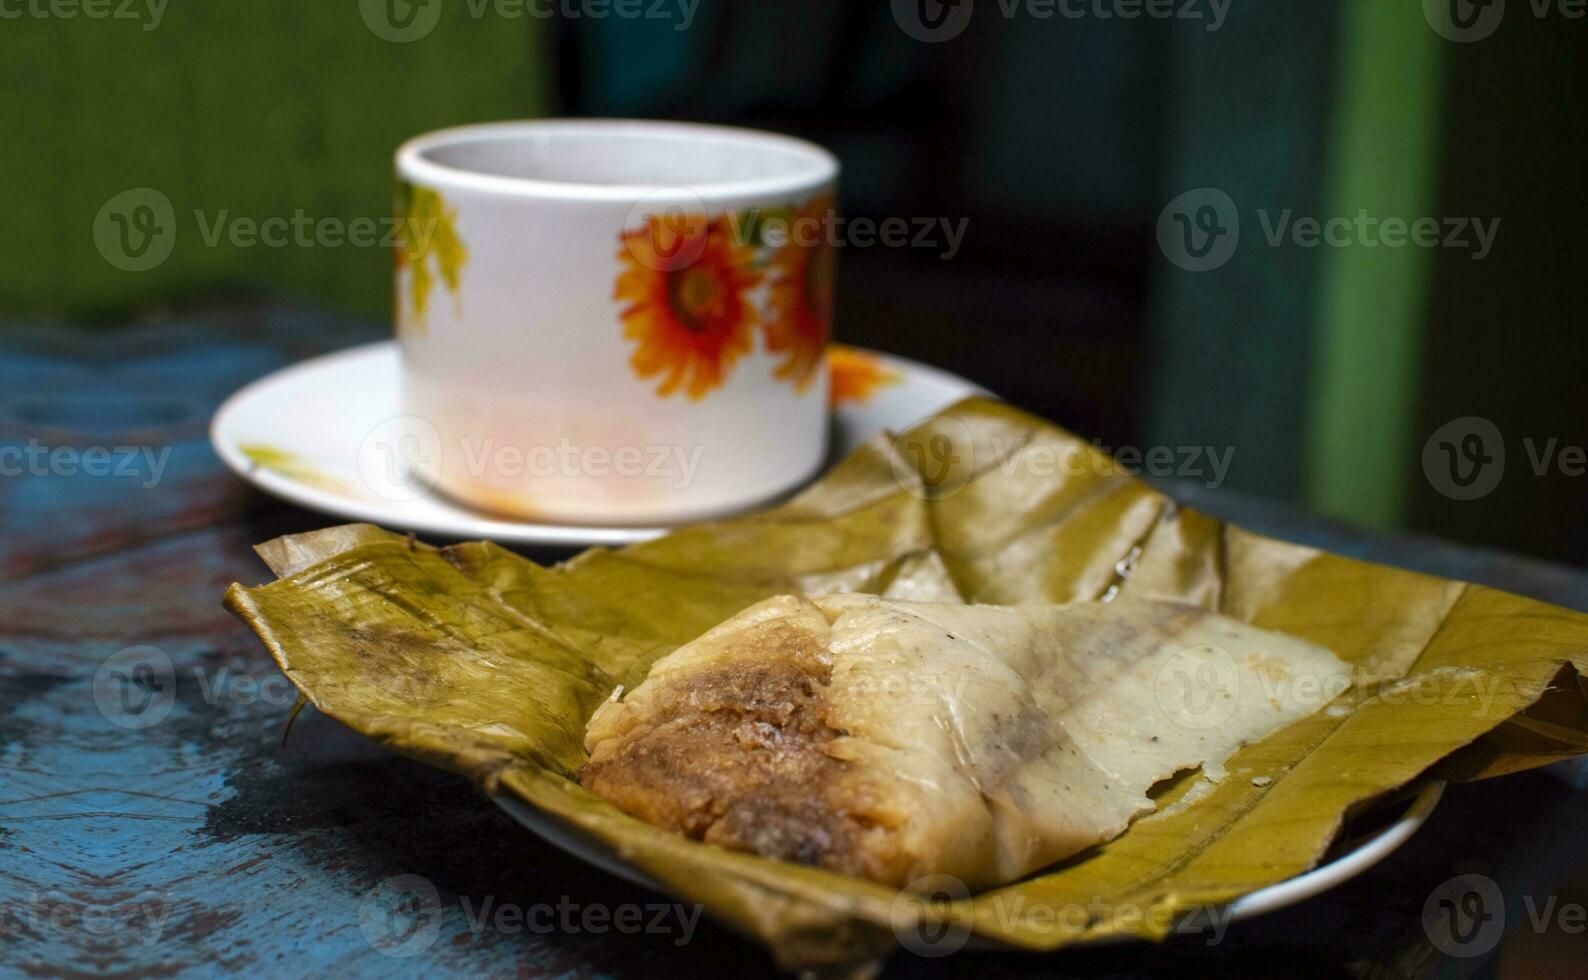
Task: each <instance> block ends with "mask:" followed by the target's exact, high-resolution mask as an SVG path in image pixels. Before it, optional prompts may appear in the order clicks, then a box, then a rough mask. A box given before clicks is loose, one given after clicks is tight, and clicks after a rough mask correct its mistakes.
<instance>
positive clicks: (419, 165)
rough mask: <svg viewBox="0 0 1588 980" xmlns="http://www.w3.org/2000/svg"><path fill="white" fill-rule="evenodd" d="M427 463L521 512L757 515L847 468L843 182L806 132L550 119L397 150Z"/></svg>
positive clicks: (407, 299)
mask: <svg viewBox="0 0 1588 980" xmlns="http://www.w3.org/2000/svg"><path fill="white" fill-rule="evenodd" d="M397 175H398V206H399V210H398V217H399V219H400V221H401V224H400V225H399V229H400V232H401V236H402V247H401V248H400V249H399V250H398V256H397V274H396V311H397V313H396V319H397V333H398V337H399V338H400V341H401V346H402V354H403V365H404V403H405V411H406V412H407V413H408V419H407V422H408V423H409V424H410V426H413V427H417V428H418V429H419V430H420V436H421V438H417V439H416V440H414V441H413V442H412V445H413V446H415V447H418V448H417V450H416V451H411V452H409V453H407V455H408V456H409V457H410V458H409V462H411V463H412V464H413V465H414V466H415V467H416V468H417V469H418V470H419V471H421V472H423V474H424V475H425V477H426V479H427V481H428V482H429V483H432V484H433V485H434V486H435V488H436V489H438V490H439V491H440V492H442V493H444V494H446V495H448V496H450V497H452V498H455V499H457V500H460V501H462V502H464V503H467V504H470V505H473V506H477V507H480V508H482V509H485V510H489V511H493V512H497V513H502V514H506V515H510V516H514V517H519V518H524V519H532V520H548V521H577V522H581V523H603V524H617V523H662V522H676V521H687V520H696V519H701V518H706V517H710V516H714V515H718V514H723V513H727V512H731V511H734V510H739V509H743V508H746V507H749V506H753V505H755V504H757V503H761V502H764V501H766V500H768V499H770V498H773V497H776V496H778V495H780V494H782V493H784V492H786V491H788V490H790V489H792V488H794V487H795V486H797V485H798V484H800V483H801V482H802V481H804V480H806V479H808V478H810V477H811V476H812V475H814V473H815V472H816V471H817V469H818V468H819V466H820V465H821V462H822V460H823V458H824V455H825V452H826V444H827V421H828V412H827V394H828V378H827V370H826V366H825V360H824V350H825V345H826V342H827V338H828V336H829V334H830V328H829V325H830V323H831V296H832V287H831V283H832V258H833V248H832V244H831V242H830V236H829V235H827V234H826V233H825V231H826V229H827V228H828V227H830V222H827V221H826V218H827V217H828V216H829V215H830V214H831V208H832V201H833V195H834V191H835V187H836V182H837V177H838V164H837V161H836V160H835V159H834V158H833V156H832V155H831V154H830V153H828V152H827V151H825V150H823V149H821V148H820V147H818V146H815V145H812V144H810V143H807V142H804V141H801V140H796V139H793V138H790V137H786V136H779V135H774V134H771V133H761V132H754V131H750V130H741V129H731V128H726V127H718V126H703V125H693V124H683V123H667V122H640V121H618V120H545V121H533V122H509V123H493V124H486V125H479V126H467V127H463V128H458V129H449V130H443V131H441V132H437V133H431V134H429V135H425V136H420V137H418V138H416V139H414V140H411V141H409V142H408V143H406V144H404V145H403V146H402V147H401V148H400V149H399V150H398V151H397Z"/></svg>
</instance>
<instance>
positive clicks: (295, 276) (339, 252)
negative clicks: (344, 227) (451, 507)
mask: <svg viewBox="0 0 1588 980" xmlns="http://www.w3.org/2000/svg"><path fill="white" fill-rule="evenodd" d="M116 6H117V5H116V4H112V5H111V9H112V10H114V9H115V8H116ZM142 9H143V10H145V11H147V9H148V8H146V7H145V8H142ZM439 9H440V14H441V17H440V20H439V21H438V22H436V24H435V26H434V27H433V29H431V30H430V32H429V33H428V34H426V35H425V36H423V37H422V38H420V39H417V40H414V41H410V42H407V43H397V42H393V41H389V40H386V39H384V38H382V37H381V36H379V35H377V34H376V33H375V31H373V30H371V29H370V28H369V27H368V26H367V25H366V22H365V20H364V19H363V16H362V15H361V11H360V5H359V3H356V2H344V0H337V2H304V0H250V2H237V0H223V2H214V0H212V2H208V3H192V2H187V3H176V2H174V3H170V4H169V5H168V6H166V7H165V8H164V10H163V16H162V17H161V18H160V19H159V21H158V26H154V29H153V30H146V29H145V28H147V27H150V26H153V25H154V24H155V21H154V20H152V19H151V18H149V17H148V16H147V15H145V16H143V17H142V18H141V19H138V20H128V19H114V18H112V19H87V18H84V17H81V16H79V17H77V18H74V19H72V20H70V21H63V20H59V19H47V20H39V19H26V18H24V19H18V20H7V21H5V22H3V23H0V119H3V120H4V130H3V131H4V135H5V138H4V139H3V140H0V175H3V178H4V183H5V189H4V195H5V199H6V208H5V211H6V228H7V233H6V234H4V235H0V269H3V270H5V271H4V274H3V276H0V312H4V311H7V310H10V311H27V312H28V313H31V314H36V313H38V312H41V311H42V312H44V313H47V314H58V315H62V316H75V317H92V316H94V315H96V314H99V313H105V314H109V313H112V312H114V311H118V310H125V309H127V308H139V307H149V306H152V305H160V304H167V303H170V302H173V301H174V302H177V303H180V302H182V301H183V300H184V299H185V298H189V297H191V298H195V299H196V298H209V297H213V296H215V294H216V293H217V291H221V292H225V291H239V292H259V293H267V294H271V295H280V296H285V297H289V298H294V299H303V300H306V301H312V302H317V303H320V304H322V305H325V306H329V307H332V308H335V309H339V310H344V311H348V312H352V313H356V314H367V315H370V316H375V317H386V316H387V315H389V310H390V305H391V299H390V295H391V262H392V258H391V255H390V254H389V250H388V249H386V248H381V247H354V246H350V245H345V244H344V245H342V246H340V247H314V248H296V247H286V248H271V247H267V246H264V245H257V246H254V247H251V248H239V247H235V246H233V245H231V244H226V243H224V242H223V243H222V244H220V245H217V246H214V247H211V246H209V245H207V244H206V243H205V241H204V236H203V235H202V234H201V225H200V223H199V221H198V220H197V219H196V218H195V216H194V213H193V212H194V210H195V209H200V210H202V211H203V212H204V214H205V219H204V220H205V221H206V222H209V223H213V222H215V221H216V220H218V219H219V218H220V217H221V216H222V212H225V214H226V216H227V217H230V218H238V217H245V218H250V219H253V220H263V219H265V218H270V217H284V218H291V217H292V216H293V215H294V214H295V213H296V212H297V211H298V210H300V209H301V210H302V211H303V212H304V213H305V215H307V216H308V217H310V218H313V219H337V220H340V221H348V220H352V219H355V218H358V217H371V218H375V219H382V218H385V217H386V216H388V215H389V214H390V210H391V203H390V202H391V182H392V177H391V157H392V151H393V150H394V149H395V148H396V147H397V145H398V144H399V143H400V142H401V141H402V140H403V139H405V138H407V137H408V136H411V135H414V134H416V133H420V132H423V131H426V130H429V129H435V128H438V127H442V126H449V125H455V124H460V123H466V122H474V121H480V120H487V119H500V118H509V117H524V116H534V115H539V114H542V113H543V112H544V110H545V107H546V105H547V101H548V94H547V92H548V86H549V83H550V76H551V71H550V58H549V54H548V53H547V52H548V47H547V45H546V44H545V43H544V40H543V39H544V37H545V35H546V32H545V31H544V30H542V29H541V28H542V23H541V22H540V21H536V20H533V19H530V18H527V17H525V18H520V19H517V20H510V21H506V22H504V20H503V18H501V17H500V16H498V15H497V14H495V13H494V12H491V10H490V8H484V9H485V10H486V13H485V14H484V16H482V17H474V16H472V15H471V12H470V6H469V5H467V4H453V3H449V4H443V5H441V6H440V8H439ZM135 187H150V188H154V189H156V190H158V191H160V192H161V193H163V194H165V195H166V196H167V197H168V198H170V200H171V202H172V204H173V206H174V209H175V212H176V227H177V237H176V241H175V246H174V249H173V251H172V254H171V255H170V257H169V258H168V259H167V260H166V261H165V262H164V263H163V264H161V265H160V266H158V267H157V268H154V269H151V270H149V271H146V272H126V271H122V270H121V269H118V268H116V267H114V266H113V265H111V264H110V263H109V262H107V261H106V260H105V259H104V258H103V257H102V256H101V255H100V254H99V252H98V250H97V249H96V246H95V244H94V238H93V222H94V218H95V215H96V214H97V213H98V212H99V210H100V208H101V206H102V205H104V203H105V202H106V201H107V200H109V199H110V198H111V197H112V196H113V195H115V194H117V193H119V192H121V191H124V190H127V189H129V188H135Z"/></svg>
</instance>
